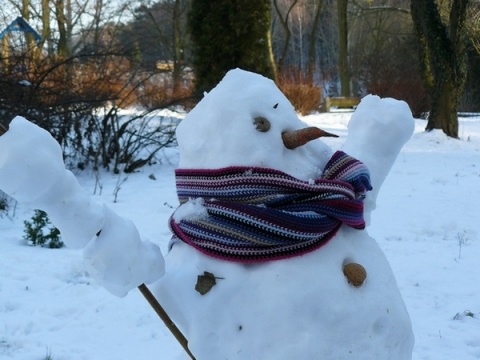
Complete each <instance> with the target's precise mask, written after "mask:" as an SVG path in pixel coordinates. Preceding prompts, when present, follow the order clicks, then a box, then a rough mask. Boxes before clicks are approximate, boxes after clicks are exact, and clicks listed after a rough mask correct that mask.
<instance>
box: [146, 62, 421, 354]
mask: <svg viewBox="0 0 480 360" xmlns="http://www.w3.org/2000/svg"><path fill="white" fill-rule="evenodd" d="M252 88H253V89H252ZM234 89H237V95H235V96H234V97H232V96H231V95H232V94H234V93H235V91H234ZM241 89H244V90H245V91H244V92H242V90H241ZM368 101H370V102H372V101H373V103H374V104H375V103H376V105H377V106H378V105H379V104H378V101H380V99H378V98H375V97H373V98H370V99H369V100H368ZM225 102H227V103H228V104H229V106H228V107H229V108H230V109H231V113H227V114H226V113H225V112H219V110H218V109H217V108H215V105H216V104H217V105H218V104H223V103H225ZM381 106H382V105H381ZM383 106H387V107H388V106H389V105H388V104H387V105H383ZM222 108H224V107H222ZM258 116H261V117H263V118H265V119H268V120H269V122H270V123H271V128H270V130H269V131H268V132H265V133H260V134H259V133H258V131H256V129H255V128H254V126H253V125H252V124H251V122H252V119H254V118H255V117H258ZM408 120H409V119H407V120H404V121H406V123H404V124H400V125H398V124H397V125H398V126H399V127H400V128H399V129H398V128H396V127H398V126H396V125H395V122H397V121H398V119H396V116H395V115H392V116H391V117H390V119H386V120H385V119H375V118H374V119H373V120H372V119H370V120H368V119H367V120H366V121H365V123H364V124H361V125H360V129H357V133H356V134H352V135H353V136H352V135H349V139H348V140H347V142H346V144H345V146H344V147H345V148H346V150H347V151H349V152H351V153H354V155H355V156H358V157H359V158H360V160H363V159H365V161H366V162H367V163H368V165H369V167H371V177H372V182H373V186H374V192H372V193H371V194H369V195H367V200H366V201H367V202H366V208H365V212H366V216H367V217H368V215H369V213H370V211H371V210H372V209H373V208H374V206H375V197H376V195H377V193H378V189H379V187H380V185H381V183H382V182H383V179H384V177H385V176H386V174H387V173H388V170H389V167H390V166H391V165H392V164H393V161H394V160H395V158H396V156H397V154H398V151H399V150H400V147H401V146H402V145H403V143H404V142H405V141H406V140H407V139H408V137H409V136H410V135H411V132H410V131H411V125H412V124H409V123H408ZM385 121H386V122H387V123H386V124H383V125H382V122H385ZM358 122H359V120H357V123H358ZM390 123H392V124H390ZM249 126H250V128H249ZM304 126H305V125H304V124H303V123H301V122H300V121H299V120H298V119H297V117H296V114H295V112H294V110H293V108H292V107H291V105H290V104H289V102H288V100H287V99H286V98H285V97H284V96H283V95H282V94H281V93H280V91H278V89H276V87H275V85H274V84H273V83H272V82H271V81H269V80H266V79H264V78H261V77H260V76H258V75H255V74H250V73H245V72H242V71H240V70H234V71H232V72H230V73H229V74H227V76H226V77H225V79H224V80H223V81H222V82H221V83H220V84H219V85H218V86H217V88H215V89H214V90H213V91H212V92H211V93H209V94H208V95H207V96H206V97H205V98H204V99H203V100H202V102H201V103H200V104H199V105H198V106H197V108H196V109H194V110H193V111H192V112H191V113H190V114H189V116H188V117H187V119H185V120H184V122H183V123H182V124H181V125H180V127H179V129H178V130H177V135H178V140H179V145H180V156H181V159H180V167H182V168H221V167H224V166H232V165H241V166H260V167H272V168H275V169H279V170H281V171H284V172H288V173H289V174H290V175H292V176H295V177H297V178H300V179H302V180H308V179H313V178H316V177H318V176H319V174H320V173H321V171H322V170H323V167H324V166H325V164H326V162H327V160H328V158H329V157H330V155H331V153H332V152H331V150H330V149H329V148H328V147H327V146H326V145H325V144H324V143H323V142H321V141H320V140H317V141H312V142H310V143H307V144H306V145H304V146H302V147H299V148H298V149H293V150H288V149H285V148H284V147H283V144H282V143H281V136H280V135H281V133H282V132H283V131H287V130H294V129H297V128H301V127H304ZM352 126H353V125H352ZM356 126H357V128H358V127H359V126H358V125H356ZM245 128H246V130H245ZM385 128H387V129H385ZM402 129H406V130H402ZM402 131H403V134H402ZM379 132H381V134H379ZM408 132H410V134H408ZM208 135H209V136H208ZM215 136H219V137H223V136H225V137H228V141H227V142H226V143H227V144H228V146H227V147H226V148H225V146H224V147H223V148H222V147H220V146H221V144H225V142H222V141H215ZM357 136H358V137H357ZM376 137H382V138H383V137H386V138H387V139H385V140H382V141H379V142H380V144H379V145H378V146H377V147H375V151H374V152H377V151H378V152H379V153H372V150H371V146H370V147H368V146H362V143H363V144H365V143H366V142H367V143H368V141H375V140H376ZM389 137H395V138H396V140H395V141H394V144H392V143H391V140H389V139H388V138H389ZM402 141H403V142H402ZM382 142H383V143H384V144H383V145H382ZM400 143H401V144H400ZM395 144H397V145H395ZM357 145H358V146H357ZM382 146H383V147H387V148H388V149H385V150H384V149H382ZM392 147H393V151H389V149H390V148H392ZM376 159H379V160H378V162H377V161H376ZM182 206H184V205H182ZM165 261H166V274H165V275H164V277H163V278H162V279H160V280H159V281H158V282H157V283H156V284H155V285H154V287H153V289H154V292H155V294H156V296H157V298H158V299H159V300H160V302H161V303H162V304H163V305H164V306H165V307H166V309H167V311H168V312H169V313H170V314H171V316H172V318H174V319H175V321H176V322H177V323H178V326H179V327H180V328H181V329H182V330H183V331H184V332H185V334H186V336H187V338H188V339H189V347H190V349H191V350H192V352H193V354H194V355H195V356H196V357H197V358H198V359H209V360H215V359H219V360H220V359H258V358H262V359H276V360H279V359H335V360H337V359H338V360H340V359H356V360H359V359H365V360H367V359H368V360H372V359H379V360H380V359H382V360H384V359H391V360H395V359H410V358H411V352H412V347H413V335H412V330H411V324H410V319H409V316H408V313H407V311H406V308H405V305H404V303H403V300H402V297H401V295H400V293H399V290H398V288H397V285H396V282H395V277H394V275H393V273H392V270H391V268H390V266H389V264H388V262H387V260H386V258H385V256H384V254H383V253H382V251H381V250H380V248H379V246H378V245H377V243H376V242H375V241H374V240H373V239H372V238H371V237H370V236H369V235H368V233H367V231H366V230H355V229H352V228H349V227H348V226H346V225H342V228H341V229H340V230H339V232H338V233H337V234H336V235H335V236H334V237H333V238H332V239H331V240H330V241H329V242H328V243H327V244H326V245H324V246H322V247H320V248H319V249H317V250H315V251H313V252H310V253H307V254H304V255H302V256H296V257H293V258H289V259H283V260H276V261H269V262H260V263H253V264H242V263H236V262H229V261H224V260H217V259H215V258H212V257H211V256H207V255H204V254H203V253H201V252H199V251H197V250H196V249H194V248H193V247H191V246H189V245H187V244H185V243H183V242H182V241H179V240H177V241H175V242H174V243H173V246H172V248H171V250H170V252H169V253H168V254H167V255H166V257H165ZM351 262H355V263H359V264H362V265H363V266H364V267H365V268H366V270H367V273H368V277H367V279H366V281H365V282H364V284H363V285H362V286H360V287H354V286H352V285H351V284H349V283H348V281H347V279H346V278H345V276H344V274H343V271H342V269H343V266H344V265H345V264H347V263H351ZM205 271H207V272H210V273H212V274H214V276H215V277H217V280H216V285H215V286H214V287H213V288H212V289H211V290H210V291H209V292H208V293H206V294H205V295H201V294H200V293H198V292H197V291H196V290H195V285H196V282H197V276H198V275H202V274H203V273H204V272H205ZM259 356H260V357H259Z"/></svg>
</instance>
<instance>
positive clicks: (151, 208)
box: [0, 112, 480, 360]
mask: <svg viewBox="0 0 480 360" xmlns="http://www.w3.org/2000/svg"><path fill="white" fill-rule="evenodd" d="M350 116H351V113H348V112H338V113H330V114H317V115H311V116H307V117H305V118H304V120H305V121H306V122H307V123H309V124H312V125H317V126H319V127H321V128H323V129H324V130H327V131H331V132H334V133H336V134H339V135H340V138H339V139H325V140H324V141H325V142H327V143H328V144H329V145H331V146H332V147H333V148H335V147H337V146H339V145H340V144H342V143H343V142H344V140H345V137H346V133H347V129H346V125H347V123H348V120H349V119H350ZM424 127H425V122H424V121H423V120H417V121H416V130H415V133H414V135H413V137H412V139H411V140H410V141H409V142H408V143H407V145H406V146H405V147H404V149H403V150H402V152H401V154H400V156H399V157H398V159H397V161H396V163H395V165H394V167H393V168H392V170H391V172H390V174H389V176H388V177H387V179H386V181H385V183H384V184H383V187H382V189H381V192H380V194H379V197H378V199H377V209H376V210H375V211H374V212H373V215H372V223H371V225H370V227H369V233H370V235H371V236H372V237H373V238H375V239H376V240H377V241H378V243H379V245H380V247H381V248H382V249H383V251H384V252H385V254H386V256H387V258H388V259H389V261H390V264H391V266H392V268H393V270H394V272H395V274H396V278H397V281H398V284H399V287H400V290H401V292H402V295H403V297H404V300H405V303H406V305H407V308H408V311H409V313H410V317H411V320H412V323H413V330H414V333H415V337H416V343H415V348H414V354H413V359H414V360H424V359H425V360H426V359H432V360H442V359H445V360H446V359H462V360H471V359H479V358H480V284H479V282H478V276H479V271H478V259H479V256H480V221H479V220H480V207H479V204H480V187H479V182H480V119H479V118H462V119H461V120H460V138H461V139H460V140H454V139H450V138H447V137H446V136H445V135H444V134H443V133H442V132H440V131H433V132H429V133H426V132H424V131H423V129H424ZM177 163H178V151H177V150H176V149H169V150H166V151H165V152H164V153H163V154H162V161H161V162H160V163H158V164H157V165H155V166H151V167H145V168H142V169H141V170H140V171H139V172H138V173H135V174H130V175H128V178H126V175H125V174H121V175H119V176H120V178H119V177H118V176H114V175H112V174H108V173H102V174H101V177H100V184H101V185H102V193H101V194H100V195H99V194H98V183H97V184H96V180H95V176H94V175H93V174H92V173H89V172H88V171H85V172H82V173H79V174H77V175H78V177H79V181H80V183H81V184H82V186H83V187H84V188H86V189H87V190H88V191H90V192H91V193H93V190H94V189H95V185H97V195H95V196H96V197H97V198H98V200H99V201H102V202H106V203H107V204H108V205H109V206H110V207H111V208H112V209H114V210H115V211H116V212H118V213H119V214H120V215H122V216H124V217H126V218H129V219H131V220H133V221H134V223H135V224H136V225H137V227H138V229H139V231H140V234H141V235H142V237H143V238H144V239H148V240H150V241H152V242H154V243H157V244H158V245H159V246H160V247H161V249H162V251H163V252H164V254H165V253H167V244H168V241H169V239H170V233H169V230H168V227H167V220H168V217H169V216H170V214H171V213H172V212H173V210H174V209H175V208H176V207H177V206H178V201H177V197H176V192H175V181H174V174H173V170H174V169H175V167H176V165H177ZM152 174H153V175H154V177H155V179H156V180H153V179H151V176H150V175H152ZM125 178H126V181H123V180H124V179H125ZM118 186H120V189H119V191H118ZM115 191H117V202H116V203H114V202H113V200H114V198H115V195H114V192H115ZM10 214H12V213H11V212H10ZM32 214H33V211H32V210H31V209H27V208H25V207H23V206H20V205H18V206H17V208H16V211H15V216H13V217H11V216H10V217H3V218H1V219H0V234H1V235H2V236H1V240H0V359H2V360H3V359H12V360H27V359H28V360H32V359H39V360H41V359H45V358H47V357H48V356H50V358H51V359H54V360H80V359H81V360H100V359H102V360H109V359H111V360H123V359H125V360H128V359H142V360H146V359H187V358H188V357H187V356H186V355H185V354H184V352H183V350H182V349H181V347H180V346H179V345H178V344H177V343H176V341H175V339H174V338H173V336H172V335H170V333H169V332H168V330H167V329H166V328H165V326H164V325H163V323H162V322H161V321H160V320H159V319H158V317H157V316H156V314H155V313H154V311H153V310H152V309H151V308H150V306H149V305H148V304H147V302H146V301H145V299H144V298H143V297H142V295H141V294H140V293H139V292H138V291H132V292H131V293H130V294H129V295H128V296H127V297H125V298H122V299H119V298H117V297H114V296H113V295H111V294H110V293H108V292H107V291H106V290H104V289H103V288H101V287H100V286H99V285H97V284H96V283H95V282H94V281H93V280H92V279H91V278H90V277H89V276H88V275H87V273H86V270H85V266H84V264H83V259H82V255H81V251H79V250H72V249H67V248H63V249H59V250H51V249H44V248H38V247H37V248H34V247H29V246H27V245H26V243H25V241H24V240H23V238H22V237H23V227H24V226H23V221H24V220H29V219H30V218H31V216H32ZM383 224H385V225H383ZM339 346H341V344H339Z"/></svg>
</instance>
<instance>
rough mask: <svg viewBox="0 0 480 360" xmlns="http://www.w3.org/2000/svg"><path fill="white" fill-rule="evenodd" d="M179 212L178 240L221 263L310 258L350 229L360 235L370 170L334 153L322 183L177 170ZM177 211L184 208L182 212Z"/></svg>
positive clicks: (267, 174)
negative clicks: (344, 226)
mask: <svg viewBox="0 0 480 360" xmlns="http://www.w3.org/2000/svg"><path fill="white" fill-rule="evenodd" d="M175 176H176V185H177V194H178V198H179V201H180V204H181V205H180V207H182V206H186V205H188V204H187V203H190V205H192V204H194V205H193V207H194V208H195V206H196V208H197V209H198V208H200V210H201V211H200V212H196V211H194V212H193V213H190V215H188V216H185V215H182V216H179V215H178V213H181V212H180V211H179V210H178V209H177V210H176V212H175V213H174V214H173V215H172V216H171V218H170V222H169V224H170V229H171V230H172V232H173V234H174V240H176V238H178V239H180V240H182V241H184V242H185V243H187V244H189V245H191V246H193V247H194V248H196V249H198V250H199V251H201V252H203V253H205V254H207V255H210V256H213V257H216V258H220V259H224V260H229V261H237V262H262V261H269V260H276V259H283V258H288V257H293V256H297V255H301V254H305V253H307V252H310V251H312V250H314V249H317V248H319V247H320V246H322V245H324V244H326V243H327V241H328V240H330V239H331V238H332V237H333V236H334V235H335V234H336V232H337V230H338V229H339V228H340V226H341V225H342V223H345V224H347V225H349V226H351V227H353V228H355V229H363V228H364V227H365V221H364V219H363V199H364V197H365V193H366V191H368V190H371V189H372V187H371V185H370V176H369V173H368V170H367V168H366V167H365V165H364V164H363V163H362V162H360V161H359V160H356V159H354V158H352V157H351V156H349V155H347V154H345V153H343V152H341V151H337V152H336V153H335V154H334V155H333V156H332V158H331V159H330V160H329V162H328V163H327V165H326V166H325V169H324V171H323V175H322V177H321V178H318V179H316V180H311V181H303V180H299V179H297V178H295V177H292V176H290V175H288V174H286V173H283V172H281V171H278V170H274V169H269V168H257V167H243V166H242V167H238V166H237V167H227V168H221V169H177V170H176V171H175ZM180 207H179V208H180Z"/></svg>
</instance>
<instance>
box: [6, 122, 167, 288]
mask: <svg viewBox="0 0 480 360" xmlns="http://www.w3.org/2000/svg"><path fill="white" fill-rule="evenodd" d="M5 130H6V129H5ZM0 135H1V134H0ZM0 189H1V190H3V191H4V192H5V193H6V194H8V195H9V196H11V197H13V198H15V199H17V200H18V201H19V202H21V203H24V204H25V205H27V206H29V207H31V208H34V209H41V210H44V211H45V212H46V213H47V214H48V215H49V217H50V220H51V221H52V223H53V225H55V226H56V227H57V228H58V229H59V230H60V232H61V234H62V239H63V241H64V242H65V244H66V245H67V246H68V247H71V248H84V247H85V250H84V259H85V262H86V264H87V268H88V270H89V273H90V275H91V276H92V277H93V278H94V279H95V280H96V281H97V282H98V283H99V284H100V285H102V286H103V287H105V288H106V289H107V290H108V291H110V292H111V293H113V294H115V295H117V296H125V295H126V294H127V293H128V291H130V290H131V289H133V288H135V287H137V286H138V285H140V284H142V283H152V282H154V281H156V280H157V279H159V278H160V277H161V276H163V273H164V260H163V256H162V254H161V252H160V249H159V248H158V246H156V245H154V244H152V243H150V242H147V241H142V240H141V239H140V236H139V234H138V231H137V229H136V227H135V225H134V224H133V223H132V222H131V221H130V220H128V219H124V218H122V217H120V216H119V215H117V214H116V213H115V212H113V211H112V210H111V209H109V208H108V207H107V206H105V205H103V204H98V203H96V202H95V201H94V200H93V198H92V197H91V196H90V195H89V194H88V193H87V191H85V190H84V189H83V188H81V186H80V185H79V183H78V181H77V179H76V178H75V176H74V175H73V174H72V173H71V172H70V171H68V170H67V169H65V164H64V163H63V158H62V151H61V148H60V146H59V144H58V143H57V142H56V141H55V139H53V137H52V136H51V135H50V134H49V133H48V132H47V131H45V130H43V129H41V128H40V127H38V126H36V125H34V124H32V123H31V122H29V121H27V120H26V119H24V118H22V117H19V116H17V117H16V118H15V119H13V120H12V122H11V124H10V127H9V129H8V131H5V132H4V134H3V135H1V136H0ZM97 235H98V236H97Z"/></svg>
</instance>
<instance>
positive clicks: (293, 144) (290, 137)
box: [282, 126, 338, 150]
mask: <svg viewBox="0 0 480 360" xmlns="http://www.w3.org/2000/svg"><path fill="white" fill-rule="evenodd" d="M321 137H338V135H335V134H332V133H329V132H327V131H325V130H322V129H319V128H317V127H314V126H310V127H307V128H303V129H299V130H292V131H285V132H283V133H282V139H283V144H284V145H285V147H286V148H287V149H290V150H292V149H295V148H297V147H299V146H302V145H305V144H306V143H307V142H309V141H312V140H315V139H318V138H321Z"/></svg>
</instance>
